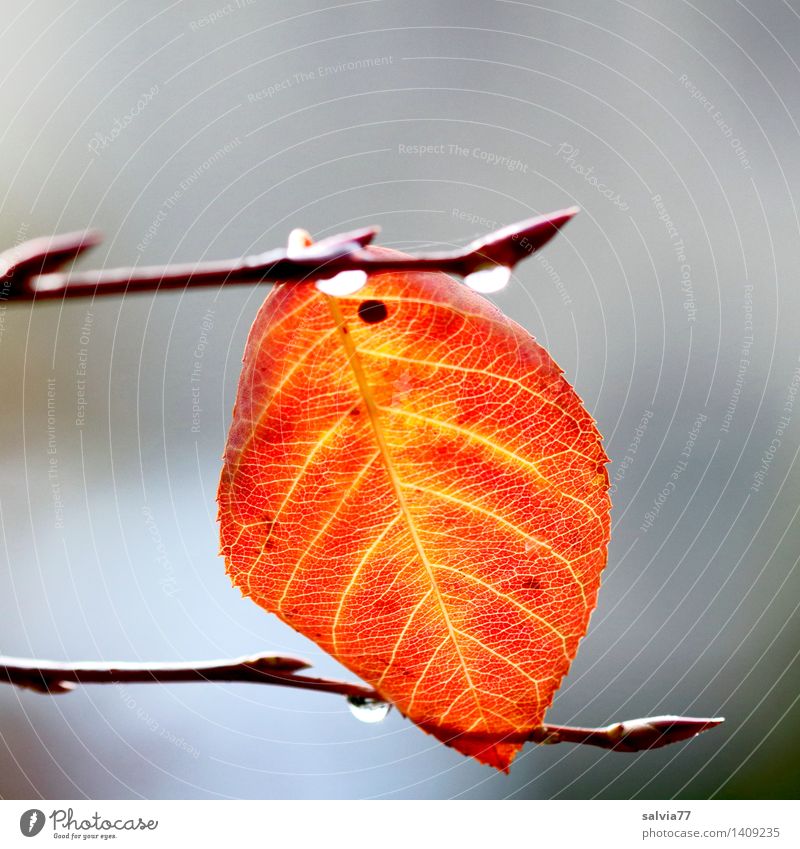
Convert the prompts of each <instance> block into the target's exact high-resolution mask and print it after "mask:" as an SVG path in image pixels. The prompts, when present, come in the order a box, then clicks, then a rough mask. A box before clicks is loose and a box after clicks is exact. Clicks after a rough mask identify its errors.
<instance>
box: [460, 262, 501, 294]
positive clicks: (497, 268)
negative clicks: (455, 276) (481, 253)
mask: <svg viewBox="0 0 800 849" xmlns="http://www.w3.org/2000/svg"><path fill="white" fill-rule="evenodd" d="M510 279H511V269H510V268H508V267H507V266H505V265H493V266H492V267H491V268H481V269H479V270H478V271H473V272H472V274H468V275H467V276H466V277H465V278H464V282H465V283H466V284H467V286H469V288H470V289H473V290H474V291H476V292H480V293H481V294H482V295H488V294H489V293H490V292H499V291H500V290H501V289H505V287H506V285H507V284H508V281H509V280H510Z"/></svg>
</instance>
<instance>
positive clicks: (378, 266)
mask: <svg viewBox="0 0 800 849" xmlns="http://www.w3.org/2000/svg"><path fill="white" fill-rule="evenodd" d="M577 211H578V210H577V208H575V207H572V208H570V209H565V210H560V211H559V212H553V213H550V214H548V215H542V216H540V217H538V218H529V219H527V220H525V221H521V222H519V223H518V224H512V225H511V226H509V227H505V228H503V229H502V230H498V231H496V232H494V233H491V234H489V235H488V236H486V237H484V238H482V239H478V240H477V241H474V242H471V243H470V244H469V245H467V247H466V248H464V249H463V250H460V251H448V252H441V253H433V254H425V255H421V256H408V257H395V258H390V259H379V258H377V257H375V256H373V255H371V254H370V253H369V252H368V251H366V250H364V249H365V247H366V246H367V245H369V243H370V242H371V241H372V239H373V238H374V237H375V235H376V234H377V232H378V228H376V227H367V228H364V229H362V230H355V231H352V232H349V233H342V234H339V235H337V236H332V237H330V238H329V239H323V240H321V241H319V242H316V243H314V244H313V245H309V246H305V247H297V246H294V247H292V248H289V249H282V248H279V249H276V250H272V251H268V252H267V253H263V254H257V255H255V256H246V257H239V258H237V259H229V260H214V261H207V262H194V263H183V264H174V265H163V266H143V267H132V268H110V269H103V270H100V271H84V272H73V273H63V272H55V271H54V269H56V268H58V267H59V266H61V265H63V264H64V263H66V262H68V261H70V260H72V259H75V257H77V256H78V254H80V253H82V252H83V251H85V250H86V249H87V248H91V247H93V246H94V245H96V244H98V243H99V241H100V235H99V234H98V233H96V232H95V231H86V232H77V233H66V234H63V235H61V236H53V237H52V238H46V237H45V238H38V239H32V240H30V241H28V242H23V243H22V244H20V245H17V246H16V247H14V248H11V249H9V250H7V251H4V252H3V253H0V300H10V301H20V300H34V299H35V300H40V299H42V298H65V297H81V296H95V295H113V294H121V293H126V292H142V291H152V290H162V289H183V288H185V287H187V286H191V287H192V288H194V287H196V286H220V285H225V286H230V285H238V284H251V285H252V284H256V283H263V282H268V281H271V282H284V283H302V282H305V281H309V280H319V279H322V280H324V279H329V278H331V277H335V276H336V275H337V274H340V273H341V272H343V271H364V272H366V273H368V274H375V273H378V272H384V271H443V272H447V273H450V274H456V275H460V276H462V277H467V276H469V275H470V274H472V273H473V272H475V271H479V270H481V269H485V268H491V267H492V266H497V265H500V266H505V267H507V268H513V267H514V266H515V265H516V264H517V263H518V262H520V260H522V259H525V258H526V257H528V256H530V255H531V254H533V253H534V252H535V251H537V250H539V248H541V247H543V246H544V245H545V244H546V243H547V242H549V241H550V239H552V238H553V236H554V235H555V234H556V233H557V232H558V230H559V229H560V228H561V227H562V226H563V225H564V224H565V223H566V222H567V221H569V219H570V218H572V216H573V215H575V213H576V212H577Z"/></svg>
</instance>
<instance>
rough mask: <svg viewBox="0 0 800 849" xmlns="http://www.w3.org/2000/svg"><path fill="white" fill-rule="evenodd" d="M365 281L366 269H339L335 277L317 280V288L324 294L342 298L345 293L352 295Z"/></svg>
mask: <svg viewBox="0 0 800 849" xmlns="http://www.w3.org/2000/svg"><path fill="white" fill-rule="evenodd" d="M366 282H367V272H366V271H358V270H353V271H340V272H339V273H338V274H337V275H336V276H335V277H331V278H330V279H329V280H317V289H319V290H320V292H324V293H325V294H326V295H336V296H337V297H339V298H342V297H344V296H345V295H352V294H353V293H354V292H357V291H358V290H359V289H361V288H363V286H364V284H365V283H366Z"/></svg>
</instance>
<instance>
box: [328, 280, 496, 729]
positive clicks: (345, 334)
mask: <svg viewBox="0 0 800 849" xmlns="http://www.w3.org/2000/svg"><path fill="white" fill-rule="evenodd" d="M324 297H325V299H326V300H327V302H328V307H329V309H330V311H331V316H332V317H333V321H334V324H335V325H336V328H337V331H338V337H339V340H340V341H341V343H342V346H343V348H344V351H345V355H346V357H347V361H348V364H349V365H350V368H351V369H352V372H353V376H354V377H355V379H356V383H357V384H358V389H359V392H360V393H361V397H362V398H363V400H364V405H365V406H366V408H367V414H368V416H369V420H370V423H371V425H372V431H373V433H374V435H375V440H376V442H377V443H378V450H379V451H380V453H381V457H382V459H383V464H384V466H385V467H386V471H387V474H388V475H389V480H390V482H391V484H392V489H393V490H394V494H395V498H396V499H397V502H398V505H399V507H400V510H401V512H402V514H403V517H404V519H405V522H406V526H407V527H408V531H409V534H410V535H411V539H412V542H413V543H414V548H415V549H416V551H417V554H418V556H419V558H420V560H421V562H422V564H423V566H424V567H425V571H426V573H427V575H428V579H429V580H430V583H431V588H432V589H433V594H434V596H435V598H436V601H437V604H438V605H439V608H440V610H441V612H442V618H443V619H444V622H445V625H446V626H447V632H448V635H449V637H450V641H451V642H452V644H453V647H454V649H455V651H456V654H457V655H458V658H459V661H460V663H461V667H462V669H463V671H464V678H465V679H466V681H467V684H468V686H469V689H470V692H471V693H472V696H473V698H474V700H475V706H476V707H477V709H478V713H479V714H480V717H481V721H482V722H483V725H484V727H485V728H486V730H487V731H488V730H489V725H488V723H487V722H486V717H485V716H484V713H483V707H482V705H481V702H480V699H479V698H478V693H477V689H476V687H475V684H474V683H473V681H472V676H471V675H470V672H469V668H468V666H467V663H466V660H465V658H464V655H463V653H462V651H461V646H460V645H459V643H458V639H457V634H456V629H455V628H454V627H453V623H452V622H451V621H450V614H449V613H448V611H447V606H446V605H445V602H444V598H443V597H442V593H441V589H440V588H439V584H438V582H437V580H436V574H435V572H434V570H433V566H432V565H431V562H430V560H429V559H428V555H427V554H426V552H425V548H424V546H423V544H422V540H421V539H420V537H419V533H418V531H417V528H416V525H415V524H414V520H413V518H412V516H411V511H410V510H409V507H408V503H407V501H406V499H405V495H404V493H403V489H402V484H401V483H400V480H399V478H398V476H397V472H396V470H395V468H394V464H393V463H392V457H391V453H390V451H389V446H388V443H387V442H386V436H385V435H384V433H383V428H382V426H381V423H380V411H379V409H378V405H377V404H376V402H375V399H374V398H373V397H372V391H371V389H370V386H369V383H368V382H367V376H366V374H365V373H364V369H363V367H362V364H361V359H360V358H359V356H358V348H357V347H356V345H355V342H353V339H352V338H351V336H350V332H349V330H348V328H347V322H346V321H345V318H344V315H343V314H342V311H341V309H340V308H339V303H338V300H337V299H336V297H335V296H334V295H327V294H325V295H324Z"/></svg>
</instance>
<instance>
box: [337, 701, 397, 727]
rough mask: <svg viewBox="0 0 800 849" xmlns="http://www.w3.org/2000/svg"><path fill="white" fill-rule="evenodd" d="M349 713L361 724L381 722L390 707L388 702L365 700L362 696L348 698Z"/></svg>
mask: <svg viewBox="0 0 800 849" xmlns="http://www.w3.org/2000/svg"><path fill="white" fill-rule="evenodd" d="M347 706H348V707H349V708H350V713H352V714H353V716H354V717H355V718H356V719H358V720H360V721H361V722H383V720H384V719H386V717H387V715H388V713H389V711H390V710H391V708H392V706H391V705H390V704H388V702H380V701H378V700H377V699H367V698H364V696H348V699H347Z"/></svg>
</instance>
